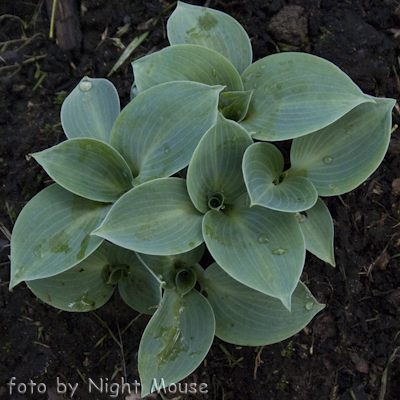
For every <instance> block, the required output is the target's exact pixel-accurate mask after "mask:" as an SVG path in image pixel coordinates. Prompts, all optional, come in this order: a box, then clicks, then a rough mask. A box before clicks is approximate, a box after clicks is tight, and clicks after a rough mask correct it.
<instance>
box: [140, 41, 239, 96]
mask: <svg viewBox="0 0 400 400" xmlns="http://www.w3.org/2000/svg"><path fill="white" fill-rule="evenodd" d="M132 67H133V72H134V75H135V83H136V87H137V89H138V91H139V93H142V92H144V91H145V90H147V89H149V88H151V87H153V86H156V85H159V84H160V83H165V82H171V81H193V82H200V83H205V84H206V85H210V86H215V85H222V86H226V89H225V90H227V91H242V90H243V82H242V79H241V77H240V75H239V73H238V72H237V71H236V69H235V67H234V66H233V65H232V64H231V63H230V62H229V61H228V60H227V59H226V58H225V57H224V56H222V55H220V54H219V53H217V52H216V51H214V50H211V49H208V48H206V47H202V46H196V45H192V44H178V45H176V46H169V47H166V48H164V49H162V50H160V51H158V52H156V53H153V54H150V55H148V56H145V57H142V58H139V59H138V60H136V61H134V62H133V63H132Z"/></svg>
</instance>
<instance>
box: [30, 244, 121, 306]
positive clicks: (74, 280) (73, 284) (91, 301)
mask: <svg viewBox="0 0 400 400" xmlns="http://www.w3.org/2000/svg"><path fill="white" fill-rule="evenodd" d="M107 247H108V243H106V242H104V243H102V244H101V245H100V247H99V248H97V249H96V250H95V251H94V252H93V253H92V254H91V255H90V256H89V257H87V258H85V259H84V260H83V261H81V262H80V263H79V264H77V265H75V267H72V268H70V269H69V270H67V271H64V272H61V273H60V274H57V275H54V276H51V277H49V278H44V279H36V280H34V281H28V282H27V285H28V287H29V289H30V290H32V292H33V293H34V294H35V295H36V296H37V297H39V299H40V300H42V301H44V302H45V303H48V304H50V305H52V306H53V307H56V308H59V309H60V310H64V311H74V312H83V311H91V310H94V309H96V308H99V307H101V306H102V305H103V304H105V303H106V302H107V301H108V300H109V298H110V297H111V296H112V294H113V293H114V286H113V285H108V284H106V282H105V281H104V279H103V274H102V271H103V269H104V268H106V267H107V264H108V261H107V257H106V252H107Z"/></svg>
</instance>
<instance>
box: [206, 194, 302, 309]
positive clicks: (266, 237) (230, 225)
mask: <svg viewBox="0 0 400 400" xmlns="http://www.w3.org/2000/svg"><path fill="white" fill-rule="evenodd" d="M247 197H248V195H247V194H244V195H243V196H241V197H239V199H238V200H237V201H236V203H235V204H234V205H233V206H229V207H226V209H225V212H222V211H215V210H210V211H208V213H207V214H206V215H205V216H204V220H203V234H204V239H205V242H206V245H207V248H208V250H209V251H210V253H211V255H212V256H213V257H214V260H215V261H216V262H217V263H218V264H219V265H220V266H221V267H222V268H223V269H224V270H225V272H227V273H228V274H229V275H231V276H232V277H233V278H234V279H236V280H237V281H239V282H241V283H243V284H244V285H246V286H249V287H251V288H253V289H255V290H258V291H259V292H262V293H265V294H267V295H269V296H272V297H276V298H278V299H279V300H281V301H282V303H283V304H284V306H285V307H286V308H287V309H289V310H290V299H291V296H292V293H293V291H294V289H295V288H296V285H297V282H298V281H299V278H300V275H301V272H302V270H303V265H304V258H305V244H304V238H303V234H302V232H301V229H300V227H299V224H298V223H297V221H296V218H295V216H294V214H290V213H282V212H278V211H275V210H270V209H268V208H265V207H259V206H253V207H251V208H250V207H249V202H250V201H249V199H246V198H247Z"/></svg>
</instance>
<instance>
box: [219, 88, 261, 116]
mask: <svg viewBox="0 0 400 400" xmlns="http://www.w3.org/2000/svg"><path fill="white" fill-rule="evenodd" d="M252 95H253V91H252V90H248V91H247V92H243V91H242V92H222V93H221V94H220V96H219V104H218V107H219V109H220V111H221V114H222V115H223V116H224V117H225V118H227V119H233V120H234V121H236V122H241V121H242V120H243V119H244V117H245V116H246V114H247V111H248V109H249V105H250V100H251V96H252Z"/></svg>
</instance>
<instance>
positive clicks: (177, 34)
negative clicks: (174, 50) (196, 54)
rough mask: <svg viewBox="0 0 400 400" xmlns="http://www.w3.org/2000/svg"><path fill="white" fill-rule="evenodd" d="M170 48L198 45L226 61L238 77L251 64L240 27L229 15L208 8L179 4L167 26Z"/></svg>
mask: <svg viewBox="0 0 400 400" xmlns="http://www.w3.org/2000/svg"><path fill="white" fill-rule="evenodd" d="M167 35H168V40H169V42H170V43H171V45H172V46H174V45H178V44H198V45H200V46H204V47H207V48H209V49H212V50H215V51H216V52H217V53H219V54H222V55H223V56H224V57H226V58H227V59H228V60H229V61H230V62H231V63H232V64H233V65H234V67H235V68H236V69H237V70H238V72H239V73H240V74H241V73H242V72H243V71H244V70H245V69H246V68H247V67H248V66H249V65H250V64H251V60H252V57H253V55H252V49H251V43H250V39H249V37H248V35H247V33H246V31H245V30H244V29H243V27H242V26H241V25H240V24H239V23H238V22H237V21H236V20H235V19H234V18H232V17H231V16H230V15H227V14H225V13H223V12H221V11H217V10H213V9H211V8H205V7H198V6H193V5H190V4H185V3H183V2H181V1H178V6H177V7H176V9H175V11H174V12H173V13H172V15H171V16H170V18H169V20H168V22H167Z"/></svg>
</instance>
